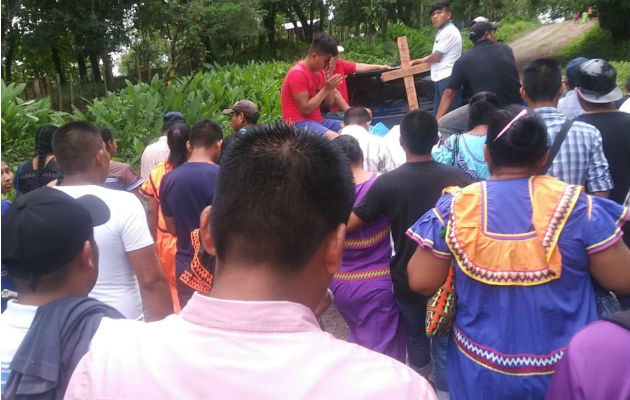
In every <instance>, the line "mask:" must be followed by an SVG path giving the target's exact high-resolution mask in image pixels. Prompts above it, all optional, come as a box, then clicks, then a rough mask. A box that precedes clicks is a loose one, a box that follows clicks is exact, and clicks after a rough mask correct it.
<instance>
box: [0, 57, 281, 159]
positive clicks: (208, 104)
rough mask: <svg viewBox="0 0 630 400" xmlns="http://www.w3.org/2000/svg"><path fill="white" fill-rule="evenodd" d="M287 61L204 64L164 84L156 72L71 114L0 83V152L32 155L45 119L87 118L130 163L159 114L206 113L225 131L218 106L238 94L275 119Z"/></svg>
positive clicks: (191, 118) (153, 133)
mask: <svg viewBox="0 0 630 400" xmlns="http://www.w3.org/2000/svg"><path fill="white" fill-rule="evenodd" d="M289 66H290V65H289V64H287V63H283V62H268V63H254V62H250V63H248V64H246V65H242V66H241V65H235V64H229V65H224V66H218V65H209V66H207V67H208V69H207V71H205V72H198V73H196V74H194V75H192V76H189V77H178V78H175V79H174V80H173V81H172V82H170V83H169V84H165V82H164V81H163V80H162V79H160V78H159V77H158V76H157V75H155V76H154V77H153V79H152V80H151V82H150V83H139V84H136V85H134V84H132V83H131V82H129V81H128V82H127V87H126V88H124V89H123V90H121V91H120V92H119V93H113V92H110V93H109V94H108V95H107V96H106V97H103V98H101V99H96V100H94V101H92V102H91V103H90V104H89V105H88V106H87V109H86V111H84V112H82V111H80V110H78V109H76V108H75V110H74V112H73V113H72V114H68V113H61V112H58V111H53V110H51V109H50V101H49V99H48V98H44V99H42V100H38V101H34V100H31V101H26V102H25V101H23V100H22V99H20V97H19V96H20V95H21V94H22V92H23V90H24V84H20V85H15V84H10V85H9V86H8V87H5V86H4V83H2V110H1V112H2V152H3V154H2V156H3V158H4V157H6V159H7V160H8V161H9V162H10V163H12V164H15V163H17V162H20V161H23V160H25V159H27V158H29V157H32V156H33V155H34V148H35V145H34V137H35V131H36V130H37V127H38V126H39V125H41V124H44V123H49V122H50V123H54V124H57V125H60V124H63V123H64V122H67V121H70V120H87V121H90V122H92V123H93V124H95V125H102V126H106V127H107V128H109V129H111V130H112V132H113V133H114V135H115V136H116V141H117V142H118V149H119V150H118V155H117V156H118V158H120V159H122V160H124V161H126V162H129V163H130V164H131V165H133V166H136V167H137V166H138V165H139V158H140V155H141V154H142V150H143V148H144V146H145V145H146V144H148V143H149V142H150V141H152V140H153V139H155V138H157V137H158V136H159V135H160V129H161V124H162V115H163V114H164V112H166V111H169V110H179V111H182V112H183V113H184V115H185V117H186V121H187V122H188V123H194V122H195V121H198V120H200V119H204V118H210V119H213V120H216V121H220V122H221V123H222V125H223V129H224V133H225V134H230V133H231V132H232V131H231V127H230V125H229V121H228V119H227V117H223V116H222V114H221V111H222V110H223V109H224V108H229V107H230V106H231V105H232V104H234V103H235V102H236V101H237V100H240V99H243V98H248V99H251V100H252V101H254V102H255V103H256V104H257V105H258V106H259V108H260V113H261V119H260V122H270V121H275V120H278V119H280V86H281V85H282V80H283V79H284V75H285V74H286V71H287V69H288V68H289Z"/></svg>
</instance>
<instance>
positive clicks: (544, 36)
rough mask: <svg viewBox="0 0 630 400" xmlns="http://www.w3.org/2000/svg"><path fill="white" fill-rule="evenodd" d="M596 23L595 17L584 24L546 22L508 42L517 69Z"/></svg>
mask: <svg viewBox="0 0 630 400" xmlns="http://www.w3.org/2000/svg"><path fill="white" fill-rule="evenodd" d="M596 23H597V19H596V18H594V19H592V20H590V21H589V22H587V23H586V24H583V23H582V22H578V23H577V24H576V23H574V22H573V21H565V22H561V23H557V24H546V25H542V26H541V27H540V28H538V29H536V30H533V31H531V32H529V33H528V34H526V35H525V36H523V37H521V38H519V39H517V40H515V41H513V42H510V43H508V44H509V45H510V47H511V48H512V50H514V57H515V58H516V66H517V68H518V70H519V71H520V70H521V69H522V68H523V67H524V66H525V65H527V63H529V62H530V61H532V60H535V59H536V58H540V57H547V56H550V55H552V54H553V53H554V52H555V51H557V50H559V49H560V48H562V47H563V46H564V45H566V44H567V43H569V42H571V41H572V40H574V39H576V38H578V37H580V36H582V35H583V34H584V33H585V32H586V31H587V30H589V29H590V28H592V27H593V26H594V25H595V24H596ZM499 29H500V28H499Z"/></svg>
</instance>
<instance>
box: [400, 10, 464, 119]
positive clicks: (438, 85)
mask: <svg viewBox="0 0 630 400" xmlns="http://www.w3.org/2000/svg"><path fill="white" fill-rule="evenodd" d="M431 23H432V24H433V27H434V28H435V29H437V35H436V36H435V42H433V51H432V53H431V54H429V55H428V56H426V57H423V58H418V59H416V60H413V61H412V62H411V65H416V64H422V63H428V64H429V65H430V66H431V80H432V81H433V86H434V88H435V90H434V92H433V115H435V114H436V113H437V110H438V107H439V105H440V100H441V99H442V93H443V92H444V90H445V89H446V86H447V85H448V80H449V78H450V77H451V72H452V71H453V65H454V64H455V61H457V59H458V58H459V57H460V56H461V55H462V35H461V34H460V33H459V29H457V27H456V26H455V25H454V24H453V22H451V10H450V8H449V4H448V3H446V2H443V1H438V2H437V3H434V4H433V5H431ZM461 100H462V99H461V91H458V93H457V96H456V97H455V98H454V99H453V101H452V103H451V106H450V109H449V111H452V110H454V109H456V108H457V107H459V106H460V105H461Z"/></svg>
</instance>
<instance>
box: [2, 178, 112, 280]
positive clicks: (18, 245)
mask: <svg viewBox="0 0 630 400" xmlns="http://www.w3.org/2000/svg"><path fill="white" fill-rule="evenodd" d="M109 216H110V213H109V208H108V207H107V205H106V204H105V203H104V202H103V201H102V200H101V199H99V198H98V197H96V196H93V195H85V196H81V197H79V198H78V199H74V198H73V197H71V196H70V195H68V194H66V193H64V192H62V191H61V190H58V189H54V188H50V187H46V186H44V187H42V188H40V189H37V190H34V191H32V192H30V193H27V194H25V195H22V196H20V197H18V198H17V199H16V200H15V202H13V204H11V206H10V207H9V209H8V210H7V211H6V212H5V213H4V215H3V216H2V264H3V265H4V266H6V267H7V268H8V269H9V273H10V274H11V275H12V276H15V277H19V278H23V279H31V278H33V277H38V276H41V275H46V274H49V273H51V272H54V271H56V270H58V269H59V268H61V267H63V266H65V265H67V264H68V263H69V262H70V261H72V259H73V258H74V257H75V256H76V255H77V253H78V252H79V251H80V250H81V248H82V246H83V243H84V242H85V241H86V240H88V239H89V238H90V237H91V234H92V228H93V227H94V226H98V225H101V224H104V223H105V222H107V221H108V220H109Z"/></svg>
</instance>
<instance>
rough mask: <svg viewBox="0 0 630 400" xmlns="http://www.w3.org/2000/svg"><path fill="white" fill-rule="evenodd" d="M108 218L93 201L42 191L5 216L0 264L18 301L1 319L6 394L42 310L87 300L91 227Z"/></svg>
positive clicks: (93, 262)
mask: <svg viewBox="0 0 630 400" xmlns="http://www.w3.org/2000/svg"><path fill="white" fill-rule="evenodd" d="M108 219H109V209H108V207H107V206H106V205H105V203H104V202H102V201H101V200H99V199H98V198H96V197H94V196H83V197H79V198H78V199H76V200H75V199H73V198H72V197H70V196H68V195H67V194H65V193H62V192H60V191H58V190H55V189H52V188H48V187H43V188H41V189H38V190H35V191H32V192H30V193H27V194H25V195H23V196H20V197H19V198H17V199H16V200H15V202H14V203H13V205H12V206H11V207H10V208H9V209H8V210H7V212H6V213H5V214H4V215H3V216H2V264H3V265H5V266H6V267H7V270H8V272H9V275H10V277H11V279H12V280H13V282H14V283H15V285H16V287H17V291H18V298H17V299H13V300H9V302H8V303H7V309H6V311H5V312H4V313H2V315H0V332H2V340H1V341H0V359H1V361H2V391H3V394H4V388H5V384H6V382H7V379H8V376H9V372H10V369H9V366H10V364H11V361H12V360H13V356H14V355H15V353H16V352H17V350H18V348H19V347H20V344H21V343H22V340H23V339H24V336H25V335H26V332H27V331H28V329H29V328H30V326H31V323H32V322H33V318H34V317H35V312H36V311H37V308H38V307H39V306H41V305H44V304H47V303H49V302H51V301H53V300H57V299H60V298H62V297H66V296H87V294H88V293H89V292H90V290H91V289H92V287H93V286H94V282H96V277H97V275H98V248H97V246H96V243H95V242H94V235H93V227H95V226H97V225H101V224H103V223H105V222H106V221H107V220H108Z"/></svg>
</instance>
